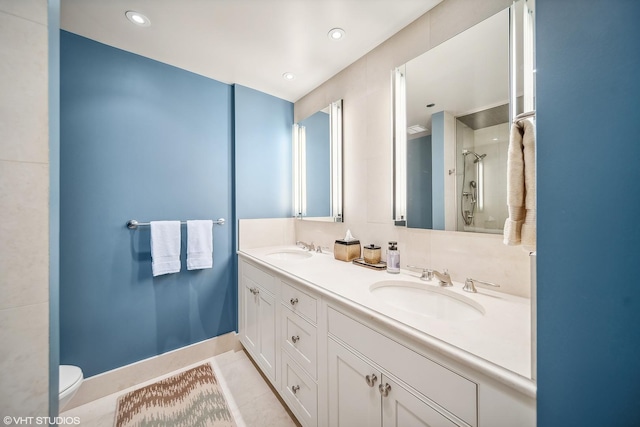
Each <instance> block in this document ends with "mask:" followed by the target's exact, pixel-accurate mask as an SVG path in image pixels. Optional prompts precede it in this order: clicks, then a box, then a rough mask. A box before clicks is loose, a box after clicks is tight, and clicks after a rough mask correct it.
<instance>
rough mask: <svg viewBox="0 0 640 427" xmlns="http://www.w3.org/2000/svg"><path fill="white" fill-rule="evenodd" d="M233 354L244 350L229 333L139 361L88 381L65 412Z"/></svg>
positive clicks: (85, 381) (232, 333) (235, 335)
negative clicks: (198, 364) (201, 362)
mask: <svg viewBox="0 0 640 427" xmlns="http://www.w3.org/2000/svg"><path fill="white" fill-rule="evenodd" d="M231 350H235V351H239V350H242V345H241V344H240V340H239V339H238V334H236V333H235V332H229V333H227V334H224V335H220V336H218V337H214V338H210V339H208V340H204V341H201V342H198V343H195V344H191V345H188V346H186V347H182V348H179V349H176V350H173V351H169V352H167V353H163V354H160V355H158V356H154V357H150V358H148V359H144V360H140V361H138V362H135V363H131V364H130V365H125V366H122V367H120V368H116V369H112V370H111V371H107V372H103V373H101V374H98V375H94V376H93V377H89V378H85V379H84V381H83V382H82V385H81V386H80V389H79V390H78V393H76V395H75V396H74V397H73V399H72V400H71V401H70V402H69V404H68V405H66V406H65V408H64V410H65V411H68V410H69V409H72V408H75V407H77V406H80V405H84V404H85V403H89V402H93V401H94V400H96V399H100V398H101V397H104V396H108V395H110V394H113V393H117V392H118V391H120V390H124V389H126V388H129V387H131V386H134V385H136V384H140V383H143V382H145V381H149V380H151V379H153V378H156V377H159V376H162V375H166V374H168V373H170V372H173V371H175V370H178V369H180V368H182V367H185V366H189V365H192V364H194V363H197V362H199V361H201V360H205V359H209V358H211V357H214V356H217V355H218V354H222V353H226V352H227V351H231Z"/></svg>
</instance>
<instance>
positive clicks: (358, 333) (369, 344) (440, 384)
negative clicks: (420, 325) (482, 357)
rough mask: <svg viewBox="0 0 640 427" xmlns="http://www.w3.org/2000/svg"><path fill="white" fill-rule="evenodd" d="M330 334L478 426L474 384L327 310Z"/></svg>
mask: <svg viewBox="0 0 640 427" xmlns="http://www.w3.org/2000/svg"><path fill="white" fill-rule="evenodd" d="M328 321H329V333H330V334H332V335H333V336H335V337H337V338H339V339H340V340H342V341H343V342H344V343H346V344H348V345H349V346H351V347H352V348H354V349H355V350H356V351H358V352H360V353H361V354H363V355H366V357H368V358H369V359H371V360H372V361H374V362H375V363H377V364H378V365H380V366H382V367H384V369H385V370H387V371H388V372H389V373H391V374H393V375H394V376H396V377H398V378H400V379H401V380H402V381H404V382H405V383H406V384H408V385H409V386H411V387H412V388H414V389H415V390H417V391H418V392H420V393H421V394H423V395H424V396H426V397H427V398H429V399H430V400H432V401H433V402H435V403H437V404H438V405H440V406H441V407H442V408H444V409H446V410H447V411H449V412H451V413H452V414H453V415H455V416H456V417H458V418H460V419H462V420H463V421H465V422H466V423H468V424H469V425H471V426H476V425H477V392H478V390H477V388H478V386H477V384H476V383H474V382H473V381H470V380H468V379H466V378H464V377H462V376H461V375H459V374H457V373H455V372H453V371H451V370H449V369H447V368H445V367H444V366H442V365H440V364H438V363H436V362H434V361H432V360H430V359H428V358H426V357H424V356H422V355H420V354H418V353H416V352H415V351H413V350H410V349H408V348H406V347H404V346H403V345H401V344H399V343H397V342H395V341H393V340H392V339H390V338H388V337H386V336H384V335H382V334H380V333H378V332H376V331H374V330H373V329H370V328H369V327H367V326H365V325H363V324H362V323H360V322H358V321H356V320H354V319H351V318H350V317H347V316H346V315H344V314H342V313H340V312H339V311H337V310H335V309H333V308H331V307H329V312H328Z"/></svg>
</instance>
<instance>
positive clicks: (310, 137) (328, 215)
mask: <svg viewBox="0 0 640 427" xmlns="http://www.w3.org/2000/svg"><path fill="white" fill-rule="evenodd" d="M292 140H293V216H294V217H296V218H300V219H306V220H315V221H332V222H342V100H338V101H335V102H332V103H331V104H329V105H328V106H327V107H326V108H323V109H322V110H320V111H317V112H315V113H314V114H312V115H311V116H309V117H307V118H306V119H304V120H301V121H300V122H299V123H296V124H294V125H293V138H292Z"/></svg>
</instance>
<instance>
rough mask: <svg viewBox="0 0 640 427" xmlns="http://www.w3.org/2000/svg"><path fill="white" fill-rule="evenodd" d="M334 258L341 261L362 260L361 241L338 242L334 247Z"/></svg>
mask: <svg viewBox="0 0 640 427" xmlns="http://www.w3.org/2000/svg"><path fill="white" fill-rule="evenodd" d="M333 256H334V258H335V259H338V260H340V261H347V262H350V261H353V260H354V259H356V258H360V240H349V241H346V240H336V243H335V244H334V245H333Z"/></svg>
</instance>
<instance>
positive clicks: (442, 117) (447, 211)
mask: <svg viewBox="0 0 640 427" xmlns="http://www.w3.org/2000/svg"><path fill="white" fill-rule="evenodd" d="M522 4H523V1H519V2H516V3H514V6H512V7H511V8H508V9H505V10H503V11H501V12H499V13H497V14H496V15H494V16H492V17H490V18H488V19H486V20H485V21H482V22H480V23H478V24H477V25H475V26H473V27H471V28H469V29H467V30H466V31H464V32H462V33H460V34H458V35H456V36H455V37H453V38H451V39H449V40H447V41H445V42H443V43H442V44H440V45H438V46H436V47H434V48H432V49H431V50H429V51H427V52H426V53H424V54H423V55H420V56H418V57H416V58H414V59H412V60H411V61H409V62H407V63H406V64H404V65H402V66H400V67H398V68H397V69H396V70H395V72H394V86H393V89H394V96H395V103H394V115H395V120H394V150H395V156H394V158H395V163H394V221H395V224H396V225H406V226H407V227H410V228H426V229H434V230H450V231H471V232H482V233H496V234H498V233H501V232H502V228H503V225H504V221H505V219H506V218H507V213H508V211H507V204H506V200H507V197H506V191H507V188H506V165H507V150H508V140H509V127H510V116H513V115H514V114H517V113H519V112H521V111H522V97H523V89H522V78H520V77H518V78H512V77H511V76H510V74H511V71H510V68H511V67H514V74H517V75H518V76H519V75H520V74H521V73H522V68H523V67H522V56H523V55H522V52H521V50H522V49H520V48H519V45H520V43H512V42H510V36H513V37H515V39H516V40H521V39H522V26H521V25H517V22H515V21H521V18H519V17H520V16H521V15H522V14H523V10H524V9H523V5H522ZM514 17H517V19H514ZM512 25H515V26H514V27H512ZM516 48H517V49H516ZM511 49H515V50H514V51H512V50H511ZM510 59H511V60H513V62H511V61H510ZM514 82H515V83H514ZM512 84H514V85H515V86H513V87H510V86H511V85H512ZM516 99H517V101H516Z"/></svg>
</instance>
